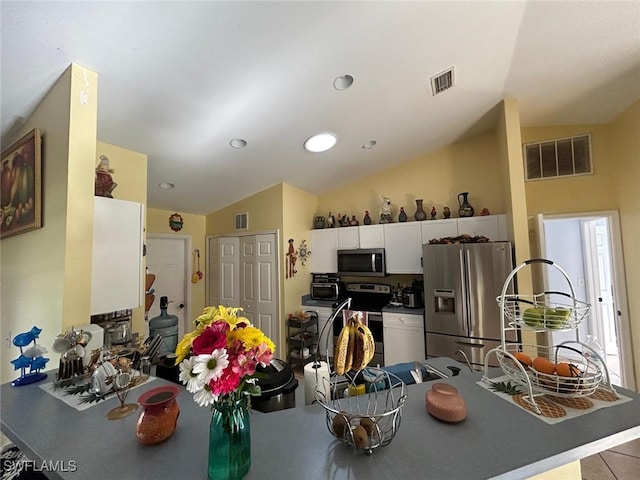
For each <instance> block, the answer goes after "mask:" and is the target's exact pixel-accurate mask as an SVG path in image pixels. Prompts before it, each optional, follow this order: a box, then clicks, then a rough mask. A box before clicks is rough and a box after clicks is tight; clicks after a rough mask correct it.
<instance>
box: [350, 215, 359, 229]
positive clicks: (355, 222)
mask: <svg viewBox="0 0 640 480" xmlns="http://www.w3.org/2000/svg"><path fill="white" fill-rule="evenodd" d="M349 225H350V226H352V227H357V226H358V225H360V223H359V222H358V220H356V216H355V215H351V220H349Z"/></svg>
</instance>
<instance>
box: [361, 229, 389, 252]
mask: <svg viewBox="0 0 640 480" xmlns="http://www.w3.org/2000/svg"><path fill="white" fill-rule="evenodd" d="M358 229H359V230H360V245H359V247H360V248H384V225H362V226H360V227H358Z"/></svg>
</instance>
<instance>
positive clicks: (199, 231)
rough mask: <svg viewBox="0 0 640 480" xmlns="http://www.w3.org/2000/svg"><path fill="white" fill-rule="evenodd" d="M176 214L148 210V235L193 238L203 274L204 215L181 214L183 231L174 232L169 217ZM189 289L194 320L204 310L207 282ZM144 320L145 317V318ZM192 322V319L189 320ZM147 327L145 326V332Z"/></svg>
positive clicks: (204, 257)
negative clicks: (186, 236) (159, 234)
mask: <svg viewBox="0 0 640 480" xmlns="http://www.w3.org/2000/svg"><path fill="white" fill-rule="evenodd" d="M174 213H180V212H175V211H169V210H159V209H156V208H148V209H147V234H149V233H162V234H166V235H178V234H179V235H189V236H191V248H192V250H196V249H198V250H200V270H202V272H203V273H205V272H204V270H205V268H206V265H207V263H206V251H207V249H206V245H205V231H206V218H205V217H204V216H203V215H193V214H190V213H180V215H181V216H182V219H183V226H182V230H180V231H179V232H174V231H173V230H171V228H170V227H169V217H170V216H171V215H173V214H174ZM188 288H191V305H190V308H191V310H190V312H189V315H190V316H191V317H192V318H195V317H196V316H198V315H200V314H201V313H202V311H203V310H204V307H205V306H206V305H205V299H206V291H205V281H204V280H200V281H199V282H198V283H191V282H189V285H188ZM143 318H144V317H143ZM189 320H191V319H189ZM146 329H147V327H146V326H145V331H146Z"/></svg>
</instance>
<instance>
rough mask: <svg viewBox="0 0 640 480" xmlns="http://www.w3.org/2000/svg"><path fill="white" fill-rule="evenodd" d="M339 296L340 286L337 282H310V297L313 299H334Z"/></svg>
mask: <svg viewBox="0 0 640 480" xmlns="http://www.w3.org/2000/svg"><path fill="white" fill-rule="evenodd" d="M339 296H340V288H339V287H338V284H337V283H323V282H320V283H312V284H311V298H312V299H313V300H330V301H336V300H338V298H339Z"/></svg>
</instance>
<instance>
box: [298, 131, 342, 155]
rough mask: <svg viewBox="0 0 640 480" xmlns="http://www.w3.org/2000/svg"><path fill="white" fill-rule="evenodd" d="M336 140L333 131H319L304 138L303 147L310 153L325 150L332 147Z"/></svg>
mask: <svg viewBox="0 0 640 480" xmlns="http://www.w3.org/2000/svg"><path fill="white" fill-rule="evenodd" d="M337 141H338V139H337V138H336V136H335V135H334V134H333V133H319V134H317V135H313V136H312V137H309V138H307V139H306V140H305V142H304V149H305V150H306V151H307V152H312V153H320V152H326V151H327V150H329V149H331V148H333V146H334V145H335V144H336V142H337Z"/></svg>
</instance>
